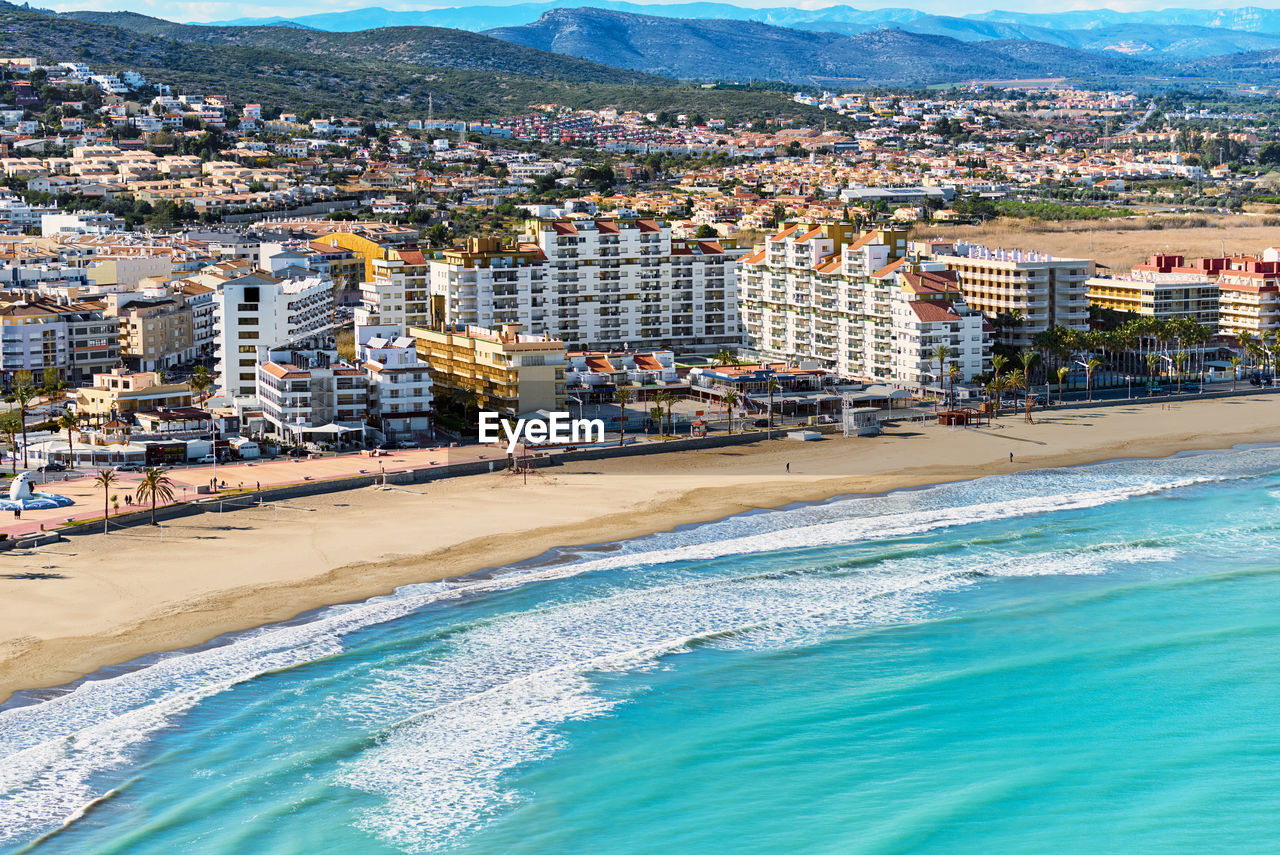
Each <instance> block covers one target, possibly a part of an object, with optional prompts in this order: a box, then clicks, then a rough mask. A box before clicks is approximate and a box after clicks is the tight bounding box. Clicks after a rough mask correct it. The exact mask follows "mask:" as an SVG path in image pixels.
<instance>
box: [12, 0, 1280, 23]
mask: <svg viewBox="0 0 1280 855" xmlns="http://www.w3.org/2000/svg"><path fill="white" fill-rule="evenodd" d="M527 1H528V0H480V1H479V2H476V3H461V2H448V0H444V2H396V0H381V2H380V0H306V2H303V0H284V2H274V3H254V2H246V0H205V2H198V3H197V2H168V0H58V2H47V0H45V2H41V0H33V2H32V3H31V5H32V6H33V7H38V8H45V9H54V10H56V11H59V12H68V11H71V10H75V9H93V10H97V11H104V12H105V11H129V12H139V13H141V14H144V15H154V16H156V17H158V18H165V19H167V20H170V21H218V20H228V19H231V18H240V17H254V18H266V17H271V16H275V15H280V16H294V15H309V14H315V13H317V12H342V11H346V10H348V9H360V8H368V7H373V6H381V7H382V8H384V9H395V10H413V9H435V8H443V7H454V6H482V5H483V6H497V5H503V6H507V5H513V4H515V3H520V2H527ZM724 1H725V2H729V0H724ZM672 2H682V0H672ZM583 5H588V4H586V3H584V4H583ZM651 5H653V6H654V8H655V9H659V8H661V6H662V5H663V4H662V3H653V4H651ZM735 5H738V6H752V7H764V6H791V7H800V8H821V7H823V6H833V5H848V6H853V7H854V8H857V9H881V8H892V7H899V8H911V9H920V10H922V11H925V12H931V13H934V14H938V15H963V14H966V13H969V12H985V11H988V10H991V9H1013V10H1017V11H1021V12H1064V11H1068V10H1073V9H1100V8H1106V9H1115V10H1124V11H1129V10H1138V9H1162V8H1168V7H1180V8H1235V7H1240V6H1246V5H1247V6H1260V7H1263V8H1275V7H1276V6H1280V2H1275V1H1274V0H1273V2H1248V0H1244V2H1229V0H1227V2H1223V0H1102V2H1088V0H1074V1H1073V0H1062V2H1053V3H1048V2H1040V3H1027V2H994V3H993V2H990V0H988V2H980V1H979V0H923V2H910V0H888V2H868V0H848V2H845V3H841V4H836V3H833V2H820V0H818V2H815V0H800V2H795V3H787V2H768V0H760V2H736V3H735Z"/></svg>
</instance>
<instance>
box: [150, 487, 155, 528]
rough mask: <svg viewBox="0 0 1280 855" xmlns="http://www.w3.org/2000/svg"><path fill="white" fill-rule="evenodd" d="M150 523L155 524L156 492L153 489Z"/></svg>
mask: <svg viewBox="0 0 1280 855" xmlns="http://www.w3.org/2000/svg"><path fill="white" fill-rule="evenodd" d="M151 524H152V525H155V524H156V494H155V491H154V490H153V491H152V492H151Z"/></svg>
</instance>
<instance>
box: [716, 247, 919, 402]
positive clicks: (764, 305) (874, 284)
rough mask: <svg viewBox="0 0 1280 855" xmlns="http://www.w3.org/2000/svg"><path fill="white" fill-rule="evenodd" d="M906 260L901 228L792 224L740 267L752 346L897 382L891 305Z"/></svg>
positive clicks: (791, 360) (772, 356)
mask: <svg viewBox="0 0 1280 855" xmlns="http://www.w3.org/2000/svg"><path fill="white" fill-rule="evenodd" d="M905 263H906V235H905V233H903V232H900V231H891V230H884V229H881V230H876V231H870V232H866V233H860V232H859V231H857V230H856V229H855V228H854V227H853V225H851V224H849V223H821V224H798V223H793V224H790V225H788V226H787V227H786V228H785V229H783V230H782V231H780V232H779V233H778V234H775V235H773V236H771V237H770V238H769V239H768V240H766V241H765V243H764V244H763V245H762V246H759V247H757V248H756V250H755V251H754V252H753V253H752V254H751V255H750V256H748V257H747V258H745V259H744V260H743V262H742V264H741V265H740V276H739V283H738V289H739V293H740V295H741V303H742V308H741V312H742V321H743V328H744V330H745V332H746V338H747V347H748V349H749V350H751V351H754V352H755V353H758V354H760V355H761V356H762V357H764V358H767V359H778V360H783V361H785V362H788V363H807V362H814V363H816V364H818V365H820V366H822V367H823V368H825V369H828V370H830V371H835V372H837V373H839V374H840V375H842V376H845V377H850V378H859V379H865V380H888V379H892V377H893V358H892V356H893V348H892V343H893V339H892V331H891V329H890V324H889V319H890V303H891V298H892V294H893V291H894V289H895V288H896V287H897V284H896V283H897V279H896V276H897V273H898V271H899V270H900V269H901V268H902V267H903V266H904V264H905Z"/></svg>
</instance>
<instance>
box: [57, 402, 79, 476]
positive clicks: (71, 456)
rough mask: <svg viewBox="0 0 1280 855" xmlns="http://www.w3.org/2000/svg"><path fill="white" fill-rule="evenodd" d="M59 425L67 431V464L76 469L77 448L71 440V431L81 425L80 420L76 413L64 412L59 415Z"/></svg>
mask: <svg viewBox="0 0 1280 855" xmlns="http://www.w3.org/2000/svg"><path fill="white" fill-rule="evenodd" d="M58 427H60V428H62V429H63V430H65V431H66V432H67V465H68V466H69V467H71V468H72V469H74V468H75V466H76V449H75V446H74V445H73V444H72V442H71V432H72V431H73V430H77V429H78V428H79V427H80V420H79V419H77V418H76V417H75V413H70V412H67V413H63V414H62V415H61V416H59V417H58Z"/></svg>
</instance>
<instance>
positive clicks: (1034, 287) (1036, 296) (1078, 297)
mask: <svg viewBox="0 0 1280 855" xmlns="http://www.w3.org/2000/svg"><path fill="white" fill-rule="evenodd" d="M928 250H929V252H930V257H931V258H932V259H933V260H935V261H939V262H941V263H942V264H943V265H945V267H946V269H948V270H953V271H955V272H956V273H957V274H958V276H959V278H960V289H961V291H963V292H964V297H965V301H966V302H967V303H968V304H969V305H970V306H971V307H972V308H974V309H977V310H978V311H980V312H982V313H983V314H985V315H986V316H987V317H988V318H991V319H995V318H996V317H997V316H999V315H1005V314H1009V315H1016V316H1017V317H1019V318H1020V320H1019V322H1018V323H1016V324H1013V325H1010V326H1006V327H1004V328H1003V329H1002V331H1001V333H1000V335H1001V339H1002V340H1003V342H1004V343H1005V344H1009V345H1012V346H1013V347H1019V348H1022V347H1031V346H1032V345H1033V340H1034V339H1035V337H1036V335H1038V334H1039V333H1042V332H1044V331H1045V330H1047V329H1049V327H1052V326H1057V325H1061V326H1064V327H1067V328H1068V329H1076V330H1081V331H1084V330H1086V329H1088V325H1089V287H1088V284H1087V282H1088V279H1089V277H1090V276H1091V275H1092V274H1093V262H1092V261H1090V260H1089V259H1085V258H1054V257H1053V256H1051V255H1046V254H1044V253H1038V252H1023V251H1021V250H1003V249H988V248H987V247H985V246H980V245H978V244H968V243H963V242H961V243H957V244H954V245H951V244H930V245H928Z"/></svg>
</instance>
